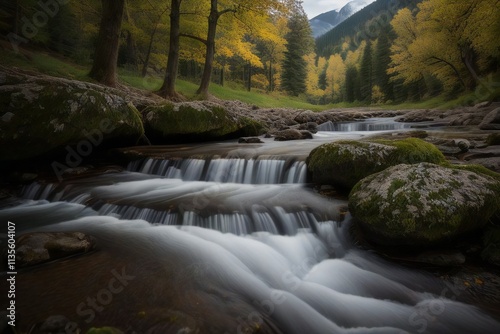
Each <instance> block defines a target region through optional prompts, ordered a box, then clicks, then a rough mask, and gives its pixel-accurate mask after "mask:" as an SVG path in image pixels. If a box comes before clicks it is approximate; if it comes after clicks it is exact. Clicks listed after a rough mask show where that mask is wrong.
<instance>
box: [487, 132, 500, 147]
mask: <svg viewBox="0 0 500 334" xmlns="http://www.w3.org/2000/svg"><path fill="white" fill-rule="evenodd" d="M486 143H487V144H488V145H490V146H491V145H500V133H492V134H490V135H489V136H488V138H486Z"/></svg>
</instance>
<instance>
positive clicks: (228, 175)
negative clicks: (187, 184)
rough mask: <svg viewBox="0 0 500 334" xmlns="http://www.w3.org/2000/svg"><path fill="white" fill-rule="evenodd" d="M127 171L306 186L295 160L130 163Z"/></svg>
mask: <svg viewBox="0 0 500 334" xmlns="http://www.w3.org/2000/svg"><path fill="white" fill-rule="evenodd" d="M127 170H129V171H133V172H139V173H146V174H150V175H158V176H162V177H165V178H169V179H181V180H184V181H207V182H224V183H245V184H279V183H304V182H305V181H306V175H307V166H306V164H305V162H304V161H297V160H295V159H288V160H287V159H280V158H279V157H276V158H257V159H238V158H233V159H223V158H217V159H206V160H205V159H192V158H188V159H167V160H158V159H152V158H146V159H144V160H138V161H134V162H131V163H130V164H129V165H128V167H127Z"/></svg>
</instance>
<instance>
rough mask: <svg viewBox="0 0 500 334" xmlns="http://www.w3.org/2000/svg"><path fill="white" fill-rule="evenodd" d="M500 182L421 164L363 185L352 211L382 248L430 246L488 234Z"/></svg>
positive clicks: (358, 188) (354, 191) (388, 172)
mask: <svg viewBox="0 0 500 334" xmlns="http://www.w3.org/2000/svg"><path fill="white" fill-rule="evenodd" d="M498 194H500V182H499V181H497V180H496V179H494V178H491V177H489V176H486V175H483V174H477V173H475V172H471V171H468V170H460V169H455V168H448V167H443V166H438V165H435V164H429V163H421V164H416V165H407V164H402V165H397V166H394V167H390V168H388V169H386V170H384V171H382V172H380V173H377V174H374V175H371V176H368V177H367V178H365V179H363V180H361V181H360V182H359V183H358V184H356V186H355V187H354V188H353V189H352V191H351V193H350V195H349V209H350V211H351V213H352V215H353V216H354V217H355V218H356V221H357V222H358V223H359V225H360V226H361V227H362V229H363V230H364V231H366V232H367V233H366V237H367V238H368V239H371V240H372V241H374V242H377V243H380V244H390V245H401V246H405V245H406V246H429V245H433V244H439V243H442V242H446V241H450V240H453V238H455V237H457V236H459V235H461V234H464V233H467V232H470V231H473V230H477V229H479V228H482V227H483V226H485V225H486V224H487V223H488V220H489V219H490V217H492V215H493V214H494V213H495V212H496V211H497V210H498V209H499V208H500V197H499V196H498Z"/></svg>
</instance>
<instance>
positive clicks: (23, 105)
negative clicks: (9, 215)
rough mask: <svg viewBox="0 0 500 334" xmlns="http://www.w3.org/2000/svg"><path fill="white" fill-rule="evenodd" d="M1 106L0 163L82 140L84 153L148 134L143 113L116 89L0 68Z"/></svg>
mask: <svg viewBox="0 0 500 334" xmlns="http://www.w3.org/2000/svg"><path fill="white" fill-rule="evenodd" d="M18 79H19V80H18ZM0 110H1V112H0V161H2V160H3V161H6V160H11V161H12V160H22V159H29V158H34V157H38V156H42V155H45V154H49V153H52V152H56V151H58V150H60V151H63V149H64V148H65V147H66V146H67V145H70V146H72V145H74V146H75V148H76V145H78V144H79V143H80V144H81V143H82V142H83V141H86V142H87V143H89V145H87V144H86V147H85V149H86V150H85V152H87V151H89V150H93V149H94V148H95V147H96V146H101V145H102V146H108V144H111V143H112V145H114V146H121V145H123V146H125V145H131V144H135V142H136V141H137V140H138V138H140V137H141V136H142V135H143V134H144V129H143V126H142V120H141V117H140V114H139V112H138V111H137V109H136V108H135V107H134V106H133V105H132V104H131V103H129V102H127V101H126V99H125V98H124V97H122V96H120V92H119V91H118V90H114V89H110V88H106V87H102V86H99V85H94V84H90V83H84V82H80V81H74V80H66V79H61V78H53V77H46V76H43V77H35V76H29V75H18V76H15V75H2V73H1V72H0Z"/></svg>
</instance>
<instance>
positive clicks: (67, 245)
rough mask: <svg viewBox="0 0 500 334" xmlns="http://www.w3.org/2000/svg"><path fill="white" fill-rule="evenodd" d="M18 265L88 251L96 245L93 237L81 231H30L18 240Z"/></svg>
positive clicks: (36, 262) (32, 263)
mask: <svg viewBox="0 0 500 334" xmlns="http://www.w3.org/2000/svg"><path fill="white" fill-rule="evenodd" d="M16 246H17V248H16V261H17V264H18V266H20V267H25V266H32V265H36V264H39V263H43V262H47V261H52V260H56V259H60V258H63V257H66V256H70V255H74V254H78V253H86V252H89V251H90V250H92V249H94V247H95V240H94V238H93V237H91V236H89V235H86V234H84V233H81V232H73V233H63V232H60V233H42V232H39V233H29V234H23V235H21V236H20V237H19V238H17V241H16Z"/></svg>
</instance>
